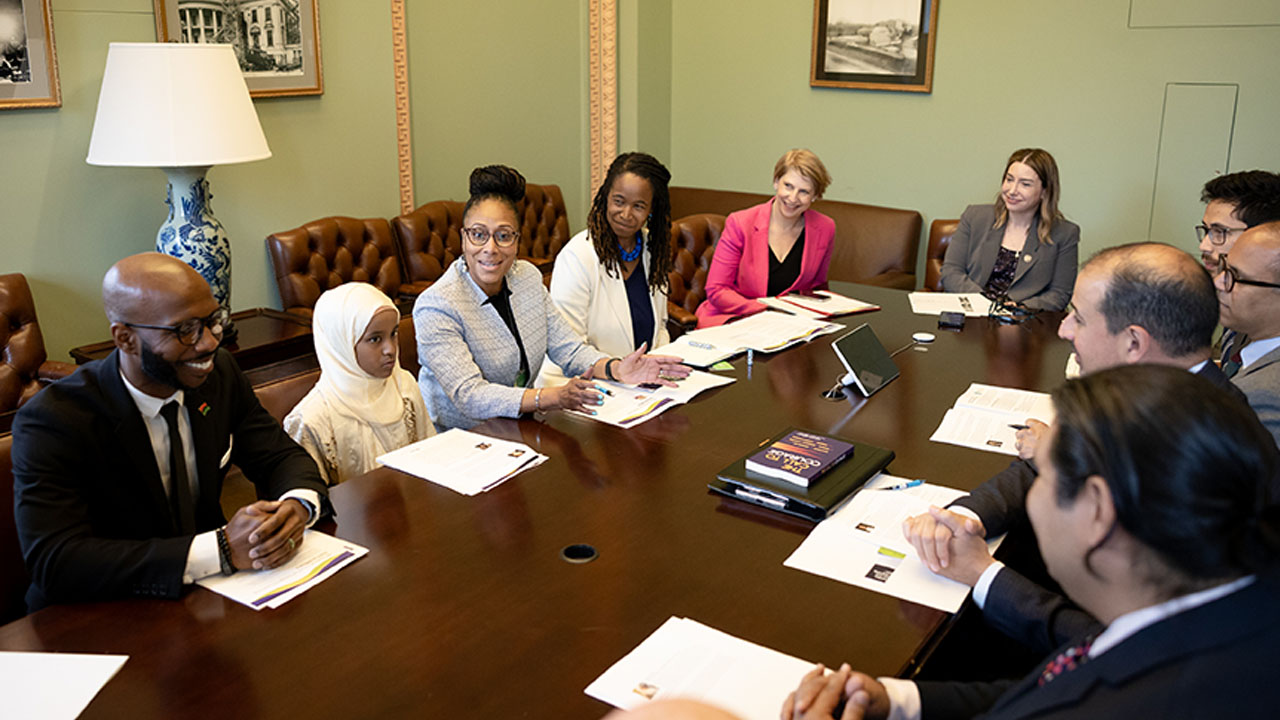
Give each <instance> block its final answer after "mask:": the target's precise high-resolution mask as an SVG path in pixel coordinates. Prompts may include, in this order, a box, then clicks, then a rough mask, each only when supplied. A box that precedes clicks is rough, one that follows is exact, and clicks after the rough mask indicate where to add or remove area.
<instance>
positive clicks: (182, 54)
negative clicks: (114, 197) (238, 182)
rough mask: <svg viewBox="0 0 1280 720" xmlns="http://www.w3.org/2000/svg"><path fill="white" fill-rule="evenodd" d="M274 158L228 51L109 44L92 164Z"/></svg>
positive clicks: (187, 164)
mask: <svg viewBox="0 0 1280 720" xmlns="http://www.w3.org/2000/svg"><path fill="white" fill-rule="evenodd" d="M269 157H271V148H269V147H267V138H266V137H265V136H264V135H263V134H262V125H260V124H259V123H258V114H257V112H255V111H254V108H253V101H252V100H250V99H249V88H248V87H247V86H246V85H245V83H244V76H243V75H242V74H241V72H240V65H239V63H237V62H236V55H235V51H234V50H233V49H232V47H231V46H230V45H202V44H181V43H111V45H110V47H109V49H108V50H107V68H106V71H105V73H104V74H103V77H102V93H101V94H100V95H99V96H98V114H97V116H96V117H95V118H94V121H93V137H92V138H91V139H90V140H89V157H88V162H89V164H90V165H128V166H138V167H202V166H212V165H223V164H227V163H239V162H249V161H250V160H262V159H264V158H269Z"/></svg>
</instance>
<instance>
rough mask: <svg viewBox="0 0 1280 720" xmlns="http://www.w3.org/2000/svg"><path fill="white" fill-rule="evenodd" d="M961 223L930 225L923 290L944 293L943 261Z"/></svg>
mask: <svg viewBox="0 0 1280 720" xmlns="http://www.w3.org/2000/svg"><path fill="white" fill-rule="evenodd" d="M958 227H960V221H959V220H958V219H956V220H934V221H933V222H932V223H930V224H929V247H928V249H927V250H925V256H924V287H922V288H920V289H921V290H930V291H933V292H942V260H943V258H945V257H946V256H947V247H948V246H950V245H951V236H952V235H955V234H956V228H958Z"/></svg>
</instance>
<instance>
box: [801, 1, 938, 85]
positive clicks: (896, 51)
mask: <svg viewBox="0 0 1280 720" xmlns="http://www.w3.org/2000/svg"><path fill="white" fill-rule="evenodd" d="M896 5H897V7H894V4H893V3H885V2H870V1H869V0H814V3H813V55H812V60H811V62H810V65H809V85H810V86H812V87H834V88H853V89H858V90H890V91H896V92H917V93H928V92H932V91H933V56H934V46H935V44H936V41H937V38H938V0H897V3H896Z"/></svg>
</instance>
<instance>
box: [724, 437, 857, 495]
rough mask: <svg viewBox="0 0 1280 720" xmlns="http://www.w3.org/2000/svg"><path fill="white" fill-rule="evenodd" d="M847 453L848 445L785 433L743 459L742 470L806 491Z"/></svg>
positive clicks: (849, 447) (850, 447)
mask: <svg viewBox="0 0 1280 720" xmlns="http://www.w3.org/2000/svg"><path fill="white" fill-rule="evenodd" d="M851 452H853V443H851V442H845V441H844V440H837V439H836V438H831V437H827V436H825V435H819V434H817V433H811V432H805V431H804V430H789V431H787V433H786V434H785V435H784V436H783V437H781V438H779V439H777V440H774V441H773V442H771V443H769V444H768V445H767V446H765V447H764V448H763V449H761V450H759V451H757V452H756V453H755V454H754V455H752V456H751V457H749V458H747V461H746V468H747V470H748V471H749V472H754V473H759V474H760V475H767V476H769V477H771V478H777V479H779V480H785V481H787V482H789V483H794V484H796V485H799V486H800V487H809V485H811V484H812V483H813V481H814V480H816V479H818V478H819V477H821V476H822V474H823V473H825V472H826V471H828V470H830V469H831V468H832V467H833V466H834V465H836V464H837V463H839V462H840V461H841V460H844V459H845V458H846V457H848V456H849V453H851Z"/></svg>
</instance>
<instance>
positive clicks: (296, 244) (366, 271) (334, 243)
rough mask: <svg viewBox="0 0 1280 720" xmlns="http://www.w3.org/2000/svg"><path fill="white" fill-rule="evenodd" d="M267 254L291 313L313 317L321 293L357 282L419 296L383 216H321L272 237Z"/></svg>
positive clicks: (392, 293) (395, 296)
mask: <svg viewBox="0 0 1280 720" xmlns="http://www.w3.org/2000/svg"><path fill="white" fill-rule="evenodd" d="M267 252H268V254H270V256H271V265H272V266H273V267H274V268H275V273H276V284H277V285H278V286H279V288H280V303H281V305H283V306H284V309H285V311H286V312H291V313H294V314H297V315H302V316H304V317H310V316H311V311H312V309H313V308H314V307H315V305H316V300H318V299H319V298H320V293H322V292H324V291H325V290H329V289H330V288H334V287H337V286H339V285H341V284H343V283H347V282H352V281H355V282H367V283H370V284H372V285H376V286H377V287H378V288H379V289H380V290H382V291H383V292H384V293H386V294H387V296H388V297H390V298H391V299H392V300H396V299H398V298H399V297H400V296H401V295H402V294H403V295H413V294H415V293H414V291H413V288H412V287H409V286H406V285H405V284H404V279H403V274H402V272H401V270H400V255H399V251H398V250H397V248H396V244H395V243H394V242H393V241H392V239H391V226H390V225H388V224H387V221H386V220H383V219H382V218H368V219H364V220H361V219H357V218H350V217H327V218H321V219H320V220H315V221H312V222H309V223H307V224H306V225H303V226H302V227H298V228H294V229H292V230H285V231H283V232H278V233H272V234H271V235H268V236H267Z"/></svg>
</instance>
